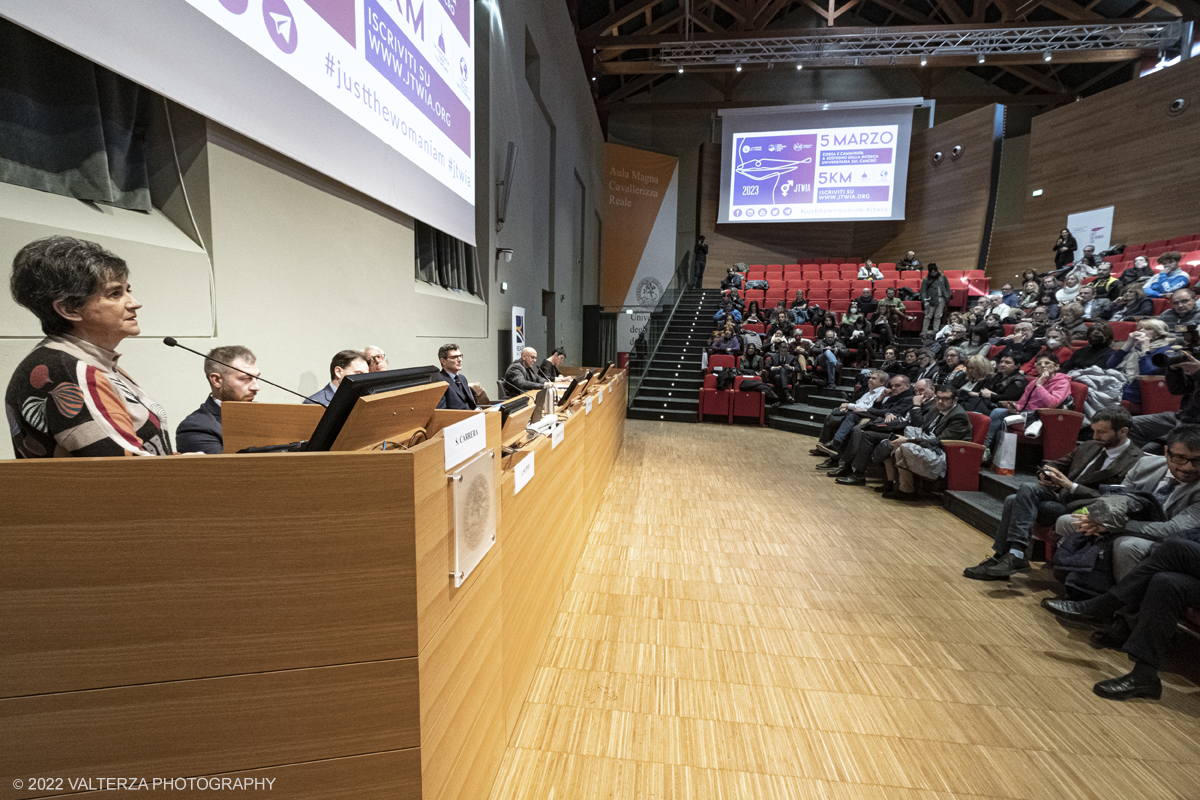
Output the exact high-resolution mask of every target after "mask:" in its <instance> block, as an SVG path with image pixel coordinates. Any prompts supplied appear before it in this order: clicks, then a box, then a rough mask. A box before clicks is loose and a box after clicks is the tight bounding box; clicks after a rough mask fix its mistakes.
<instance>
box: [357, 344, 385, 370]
mask: <svg viewBox="0 0 1200 800" xmlns="http://www.w3.org/2000/svg"><path fill="white" fill-rule="evenodd" d="M363 355H364V356H366V357H367V369H369V370H371V372H386V371H387V368H388V362H387V353H385V352H383V350H381V349H379V348H378V347H376V346H375V345H369V346H367V347H364V348H363Z"/></svg>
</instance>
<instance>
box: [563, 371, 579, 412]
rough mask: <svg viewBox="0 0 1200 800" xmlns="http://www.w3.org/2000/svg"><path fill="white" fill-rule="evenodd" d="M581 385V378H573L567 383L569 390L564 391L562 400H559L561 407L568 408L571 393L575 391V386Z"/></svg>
mask: <svg viewBox="0 0 1200 800" xmlns="http://www.w3.org/2000/svg"><path fill="white" fill-rule="evenodd" d="M578 385H579V378H571V382H570V383H569V384H568V385H567V390H566V391H565V392H563V396H562V400H559V401H558V407H559V408H566V407H567V403H569V402H571V395H572V394H574V393H575V387H576V386H578Z"/></svg>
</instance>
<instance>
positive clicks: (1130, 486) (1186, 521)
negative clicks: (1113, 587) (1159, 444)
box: [1055, 425, 1200, 581]
mask: <svg viewBox="0 0 1200 800" xmlns="http://www.w3.org/2000/svg"><path fill="white" fill-rule="evenodd" d="M1166 453H1167V454H1166V456H1165V457H1164V456H1143V457H1142V459H1141V460H1140V461H1138V463H1137V465H1136V466H1134V467H1133V468H1132V469H1131V470H1129V474H1128V475H1126V476H1125V480H1124V481H1122V482H1121V485H1122V486H1124V487H1125V490H1126V492H1130V493H1132V492H1145V493H1148V494H1151V495H1153V496H1154V499H1155V500H1157V501H1158V503H1159V505H1160V506H1162V510H1163V516H1164V517H1166V519H1165V520H1163V521H1161V522H1144V521H1141V520H1132V519H1131V520H1129V521H1127V522H1126V523H1125V527H1124V528H1123V529H1122V530H1120V531H1109V530H1106V529H1105V527H1104V525H1103V524H1101V523H1100V522H1099V521H1098V520H1095V519H1092V518H1090V517H1089V515H1088V514H1064V515H1063V516H1061V517H1059V518H1058V522H1057V523H1056V524H1055V527H1056V528H1057V531H1058V535H1059V536H1060V537H1062V538H1066V537H1067V536H1068V535H1070V534H1072V533H1073V532H1074V531H1076V530H1077V531H1079V532H1081V533H1083V534H1084V535H1085V536H1100V535H1102V534H1106V533H1111V534H1124V535H1121V536H1117V538H1116V539H1115V540H1114V541H1113V549H1112V555H1113V576H1114V577H1115V578H1116V580H1118V581H1120V580H1121V579H1122V578H1124V577H1125V576H1126V575H1128V574H1129V573H1131V572H1132V571H1133V569H1134V568H1135V567H1136V566H1137V565H1138V564H1139V563H1140V562H1141V561H1143V560H1144V559H1145V558H1146V556H1147V555H1149V553H1150V550H1151V548H1153V547H1154V545H1155V544H1157V543H1158V542H1161V541H1162V540H1163V539H1166V538H1167V537H1170V536H1174V535H1176V534H1178V533H1180V532H1182V531H1186V530H1189V529H1191V528H1200V425H1180V426H1179V427H1178V428H1176V429H1175V430H1173V431H1171V433H1170V434H1169V435H1168V436H1167V450H1166Z"/></svg>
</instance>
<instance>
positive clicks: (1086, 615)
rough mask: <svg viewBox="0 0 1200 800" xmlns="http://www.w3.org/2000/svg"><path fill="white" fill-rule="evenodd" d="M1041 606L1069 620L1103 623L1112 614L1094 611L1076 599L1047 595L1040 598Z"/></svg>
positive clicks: (1109, 619)
mask: <svg viewBox="0 0 1200 800" xmlns="http://www.w3.org/2000/svg"><path fill="white" fill-rule="evenodd" d="M1042 608H1044V609H1046V610H1047V611H1049V612H1050V613H1051V614H1053V615H1054V616H1056V617H1059V618H1060V619H1065V620H1070V621H1071V622H1086V623H1090V624H1092V625H1105V624H1107V623H1108V622H1109V621H1111V620H1112V615H1104V614H1098V613H1095V612H1093V610H1092V609H1091V608H1089V607H1088V604H1087V603H1086V602H1080V601H1078V600H1059V599H1058V598H1055V597H1047V598H1045V599H1044V600H1042Z"/></svg>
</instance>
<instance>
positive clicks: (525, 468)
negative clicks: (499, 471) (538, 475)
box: [513, 451, 537, 494]
mask: <svg viewBox="0 0 1200 800" xmlns="http://www.w3.org/2000/svg"><path fill="white" fill-rule="evenodd" d="M535 455H537V453H534V452H532V451H530V452H529V454H528V455H526V456H525V457H524V458H522V459H521V460H520V461H518V462H517V466H516V467H515V468H514V469H513V494H517V493H518V492H520V491H521V490H522V489H524V488H525V484H527V483H529V481H530V479H532V478H533V457H534V456H535Z"/></svg>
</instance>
